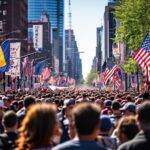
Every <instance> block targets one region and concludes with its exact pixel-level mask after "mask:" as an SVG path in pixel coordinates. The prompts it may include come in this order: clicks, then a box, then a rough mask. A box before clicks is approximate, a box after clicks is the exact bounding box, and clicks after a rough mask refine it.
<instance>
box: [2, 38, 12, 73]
mask: <svg viewBox="0 0 150 150" xmlns="http://www.w3.org/2000/svg"><path fill="white" fill-rule="evenodd" d="M9 64H10V42H9V41H8V40H7V41H4V42H3V43H2V45H1V46H0V73H4V72H7V71H8V70H9Z"/></svg>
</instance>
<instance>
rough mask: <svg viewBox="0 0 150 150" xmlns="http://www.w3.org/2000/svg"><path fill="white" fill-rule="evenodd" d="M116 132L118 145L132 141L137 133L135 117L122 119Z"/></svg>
mask: <svg viewBox="0 0 150 150" xmlns="http://www.w3.org/2000/svg"><path fill="white" fill-rule="evenodd" d="M117 130H118V138H119V141H120V143H124V142H127V141H129V140H131V139H133V138H134V137H135V135H136V134H137V133H138V132H139V128H138V125H137V121H136V119H135V117H133V116H128V117H123V118H122V119H121V120H120V121H119V123H118V126H117Z"/></svg>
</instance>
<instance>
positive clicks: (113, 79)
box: [111, 74, 122, 89]
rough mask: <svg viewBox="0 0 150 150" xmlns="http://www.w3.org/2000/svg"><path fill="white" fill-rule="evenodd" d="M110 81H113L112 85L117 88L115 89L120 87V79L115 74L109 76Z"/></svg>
mask: <svg viewBox="0 0 150 150" xmlns="http://www.w3.org/2000/svg"><path fill="white" fill-rule="evenodd" d="M111 81H112V82H113V84H114V86H115V87H116V88H117V89H120V87H121V85H122V81H121V79H120V78H119V77H118V76H117V75H115V74H114V75H113V76H112V77H111Z"/></svg>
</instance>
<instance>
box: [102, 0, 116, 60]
mask: <svg viewBox="0 0 150 150" xmlns="http://www.w3.org/2000/svg"><path fill="white" fill-rule="evenodd" d="M115 5H116V1H114V0H113V1H111V2H109V3H108V6H106V7H105V12H104V34H105V56H104V57H105V60H106V61H107V60H110V59H112V58H113V53H112V45H113V38H114V37H115V30H116V20H115V18H114V14H113V12H114V6H115Z"/></svg>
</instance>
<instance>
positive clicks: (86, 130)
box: [73, 103, 100, 138]
mask: <svg viewBox="0 0 150 150" xmlns="http://www.w3.org/2000/svg"><path fill="white" fill-rule="evenodd" d="M99 117H100V108H99V107H98V106H97V105H96V104H91V103H81V104H78V105H77V106H75V108H74V109H73V119H74V124H75V128H76V131H77V134H78V136H79V137H80V136H92V137H93V138H96V136H97V135H98V134H99V123H100V120H99Z"/></svg>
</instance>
